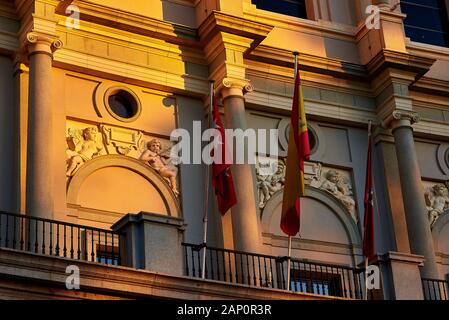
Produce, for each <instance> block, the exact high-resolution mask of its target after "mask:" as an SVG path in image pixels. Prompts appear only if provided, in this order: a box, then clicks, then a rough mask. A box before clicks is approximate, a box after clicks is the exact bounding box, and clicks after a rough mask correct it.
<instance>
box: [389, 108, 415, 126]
mask: <svg viewBox="0 0 449 320" xmlns="http://www.w3.org/2000/svg"><path fill="white" fill-rule="evenodd" d="M419 121H420V116H419V114H418V113H417V112H413V111H402V110H395V111H393V112H392V113H391V116H390V117H389V118H388V119H387V120H386V121H384V127H387V128H388V127H389V128H390V129H391V130H393V131H394V130H396V129H398V128H400V127H411V126H412V125H414V124H415V123H417V122H419Z"/></svg>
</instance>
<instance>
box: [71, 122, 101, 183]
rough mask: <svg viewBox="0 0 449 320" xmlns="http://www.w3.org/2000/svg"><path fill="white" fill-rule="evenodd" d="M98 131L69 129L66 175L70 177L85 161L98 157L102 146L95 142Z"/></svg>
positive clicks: (94, 129) (91, 128)
mask: <svg viewBox="0 0 449 320" xmlns="http://www.w3.org/2000/svg"><path fill="white" fill-rule="evenodd" d="M97 135H98V129H97V128H95V127H87V128H85V129H83V130H80V129H77V128H69V130H68V137H67V149H66V165H67V168H66V175H67V177H71V176H73V175H74V174H75V172H76V171H77V170H78V169H79V168H80V166H82V165H83V164H84V163H85V162H86V161H88V160H91V159H93V158H94V157H96V156H98V155H100V152H101V151H102V150H103V149H104V147H103V144H102V143H101V142H99V141H97Z"/></svg>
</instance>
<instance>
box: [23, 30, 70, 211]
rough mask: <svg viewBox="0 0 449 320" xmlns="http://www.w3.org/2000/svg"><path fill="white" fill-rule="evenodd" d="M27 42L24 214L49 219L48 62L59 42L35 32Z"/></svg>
mask: <svg viewBox="0 0 449 320" xmlns="http://www.w3.org/2000/svg"><path fill="white" fill-rule="evenodd" d="M27 42H28V58H29V68H30V75H29V97H28V99H29V102H28V150H27V180H26V184H27V186H26V197H27V199H26V211H27V214H29V215H32V216H36V217H45V218H52V217H53V196H52V193H53V192H52V177H53V174H54V169H53V166H52V158H53V150H52V146H53V127H52V117H53V110H52V106H53V101H52V60H53V52H54V50H56V49H58V48H60V47H61V46H62V42H61V41H60V40H58V39H57V38H55V37H51V36H48V35H43V34H40V33H36V32H31V33H28V34H27Z"/></svg>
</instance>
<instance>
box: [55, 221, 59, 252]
mask: <svg viewBox="0 0 449 320" xmlns="http://www.w3.org/2000/svg"><path fill="white" fill-rule="evenodd" d="M59 249H60V247H59V223H57V224H56V247H55V251H56V252H55V253H56V255H57V256H58V257H59Z"/></svg>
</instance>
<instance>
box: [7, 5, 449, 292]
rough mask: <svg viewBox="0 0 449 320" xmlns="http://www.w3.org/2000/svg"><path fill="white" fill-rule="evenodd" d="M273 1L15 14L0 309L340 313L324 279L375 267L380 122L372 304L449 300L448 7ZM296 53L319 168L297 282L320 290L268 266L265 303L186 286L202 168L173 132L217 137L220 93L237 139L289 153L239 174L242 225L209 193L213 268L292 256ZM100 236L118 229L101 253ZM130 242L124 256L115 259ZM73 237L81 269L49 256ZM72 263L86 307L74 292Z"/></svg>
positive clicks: (24, 8)
mask: <svg viewBox="0 0 449 320" xmlns="http://www.w3.org/2000/svg"><path fill="white" fill-rule="evenodd" d="M273 2H274V1H271V2H270V1H263V0H257V1H254V0H253V1H251V0H135V1H124V0H97V1H93V0H64V1H58V0H15V1H14V0H0V84H1V85H0V150H1V153H0V190H1V192H0V210H1V211H2V212H4V213H2V215H1V217H2V218H1V219H0V232H1V233H2V238H0V297H2V298H24V297H25V298H43V297H45V298H47V297H48V298H92V299H96V298H134V297H141V296H156V297H176V298H188V299H191V298H205V297H206V298H249V299H251V298H267V297H268V298H276V299H277V298H279V299H316V298H319V299H325V298H329V297H330V298H336V297H335V296H341V295H338V294H332V293H331V287H332V286H333V285H334V284H335V280H326V281H327V282H326V281H324V282H323V279H321V280H320V279H317V278H316V277H317V275H316V274H318V273H319V274H320V275H319V276H322V275H323V274H324V273H325V274H326V277H331V276H332V274H334V273H333V271H332V266H340V267H342V268H347V269H345V270H351V272H356V270H358V269H359V268H360V267H361V266H362V265H363V255H362V250H361V242H362V236H361V235H362V232H363V218H364V217H363V212H364V209H363V201H364V199H363V197H364V183H365V168H366V150H367V128H368V122H369V121H372V123H373V124H374V132H373V137H374V151H373V152H374V159H373V161H374V165H373V171H374V177H375V192H374V199H375V204H374V207H375V231H376V237H375V239H376V252H377V257H376V259H374V260H373V261H371V263H372V264H373V265H377V266H379V269H380V275H381V288H380V289H379V290H377V291H376V296H377V297H378V298H383V299H405V298H412V299H424V298H429V296H428V294H427V293H426V289H428V286H429V283H430V282H429V281H435V282H432V283H436V284H437V287H439V288H447V285H448V283H447V280H448V274H449V213H448V212H449V211H448V209H449V191H448V187H449V184H448V182H447V181H448V180H449V109H448V107H449V95H448V88H449V40H448V30H449V29H448V27H447V26H448V24H447V22H448V16H449V11H448V10H449V1H447V0H446V1H424V2H425V3H426V4H425V5H423V7H422V8H421V10H422V11H421V12H426V13H429V12H430V13H431V14H433V15H434V17H435V19H431V20H432V21H434V20H435V21H437V22H435V23H433V22H432V23H431V22H429V21H428V20H426V19H427V18H426V19H421V20H422V21H424V22H423V24H422V25H420V23H421V22H419V21H421V20H420V19H419V18H420V17H416V14H417V12H418V11H419V10H418V11H417V8H416V1H400V2H401V3H400V2H399V1H395V0H356V1H352V0H338V1H336V0H305V1H300V0H291V1H287V0H282V1H279V3H278V5H276V6H273ZM427 2H429V3H427ZM426 10H427V11H426ZM414 15H415V16H414ZM423 16H424V15H423ZM426 17H427V16H426ZM417 21H418V22H417ZM426 21H427V22H426ZM426 23H427V24H426ZM422 30H424V31H422ZM293 51H298V52H299V69H300V72H301V77H302V86H303V92H304V97H305V107H306V112H307V116H308V123H309V131H310V140H311V142H312V155H311V159H310V161H308V162H307V163H306V164H305V171H306V172H305V173H306V188H307V190H306V193H307V197H306V198H304V199H303V200H302V217H301V219H302V220H301V232H300V235H298V236H297V237H295V238H294V239H293V244H292V245H293V250H292V257H293V258H295V259H298V261H303V262H304V263H311V264H314V266H315V271H314V272H312V271H310V272H309V274H307V272H306V271H304V270H300V269H301V267H299V269H298V274H301V272H303V274H306V275H305V276H299V278H298V279H299V280H298V283H296V284H295V286H296V285H298V287H299V288H302V287H303V286H304V287H306V285H305V283H309V284H311V288H312V289H310V290H305V289H304V290H302V289H298V290H295V291H296V292H288V291H286V290H283V288H282V286H280V287H274V286H272V285H270V283H272V280H273V279H271V277H273V274H274V272H270V274H269V276H268V275H267V274H268V273H266V272H265V276H262V275H261V274H262V273H261V272H260V270H259V273H257V272H256V271H255V269H257V267H256V268H254V269H251V270H250V268H249V269H247V271H245V272H247V273H251V272H254V273H255V274H257V276H254V278H259V280H257V281H256V280H255V282H254V283H253V285H252V286H251V288H250V289H248V288H247V287H246V284H245V283H244V281H238V279H237V281H236V282H237V283H228V282H229V281H228V282H227V281H223V279H220V278H216V277H215V278H214V277H212V278H211V279H208V280H202V279H200V278H198V277H192V276H189V274H188V273H189V272H190V271H192V270H190V269H189V268H190V267H191V265H190V262H189V261H190V260H189V259H190V258H189V257H188V256H186V255H188V254H187V252H188V250H187V248H192V247H186V246H185V243H188V244H195V245H198V244H201V243H202V242H203V238H202V235H203V212H204V211H205V208H204V206H205V203H206V201H205V198H206V189H205V183H204V181H205V172H206V166H205V165H203V164H176V163H174V162H173V161H171V159H170V150H171V148H172V147H173V145H174V142H173V141H171V140H170V135H171V133H172V132H173V130H175V129H185V130H187V131H188V132H189V133H190V134H191V135H192V136H195V135H197V134H198V132H196V130H197V128H196V127H195V125H194V123H195V121H199V122H202V130H204V129H205V128H206V127H207V117H206V115H207V110H208V108H209V105H210V104H209V83H210V80H214V81H215V84H216V85H215V92H216V95H217V96H218V97H219V98H220V111H221V113H222V116H223V121H224V124H225V126H226V127H227V128H232V129H243V130H246V129H248V128H251V129H267V130H269V129H278V130H279V140H278V141H276V143H277V144H278V147H279V155H273V154H270V153H269V152H261V150H259V149H257V150H256V158H257V163H256V164H255V165H251V164H243V165H234V166H233V167H232V172H233V176H234V180H235V186H236V193H237V200H238V204H237V205H236V206H235V207H233V208H232V209H231V210H230V212H228V213H227V214H226V215H224V216H221V215H220V214H219V213H218V210H217V208H216V204H215V201H214V196H213V190H209V199H210V201H209V202H208V204H209V205H208V208H207V211H208V216H209V221H208V228H209V232H208V240H207V245H208V246H211V247H215V248H225V249H226V250H228V251H226V252H222V253H220V254H222V256H223V258H218V255H217V258H216V259H217V263H218V261H219V259H222V260H220V261H221V264H222V267H223V268H226V266H225V265H226V264H227V263H228V264H229V265H231V263H229V262H230V260H232V259H234V258H232V259H231V258H229V257H228V258H225V254H228V253H229V252H230V251H232V252H235V251H239V252H240V251H241V252H248V253H253V254H258V255H264V256H266V257H282V256H285V255H286V254H287V244H288V239H287V237H286V236H285V235H284V234H283V233H282V232H281V230H280V227H279V222H280V214H281V206H282V194H283V193H282V192H283V182H284V174H285V172H284V170H285V166H284V164H285V157H286V154H287V150H286V147H287V144H288V143H287V138H288V130H289V115H290V110H291V105H292V94H293V74H294V73H293V56H292V52H293ZM199 134H201V132H200V133H199ZM259 147H260V146H259ZM266 149H267V150H269V149H270V148H266ZM191 151H192V152H191V153H192V156H193V157H195V155H197V154H200V153H201V150H200V151H199V152H198V150H197V149H192V150H191ZM273 164H277V170H276V171H275V172H273V173H272V174H270V175H263V174H261V170H263V168H267V167H271V166H272V165H273ZM6 212H8V213H17V214H21V216H13V215H7V214H6ZM27 217H31V218H27ZM29 219H31V220H29ZM43 219H47V220H43ZM30 221H31V222H30ZM58 223H61V225H64V224H65V227H64V228H63V229H60V226H59V224H58ZM30 225H31V227H30ZM44 225H48V228H47V229H46V227H45V226H44ZM54 225H57V231H54V230H56V229H52V228H54V227H53V226H54ZM83 227H84V229H83ZM12 228H14V229H12ZM89 228H90V229H89ZM94 228H97V229H94ZM27 229H31V230H28V232H27ZM50 230H52V231H51V234H50ZM60 230H61V231H60ZM62 230H63V231H62ZM67 230H70V231H67ZM73 230H75V231H73ZM103 230H113V231H108V232H112V233H106V232H105V233H104V240H102V239H103V238H102V235H103V233H102V232H103ZM59 232H61V234H60V233H59ZM73 232H75V235H74V234H73ZM115 232H116V233H117V234H118V233H120V236H121V237H123V238H124V239H122V241H121V243H120V244H118V243H117V242H116V243H115V245H114V242H113V241H114V240H112V239H114V233H115ZM56 233H57V234H56ZM62 233H63V235H62ZM97 234H98V235H97ZM55 237H56V238H55ZM61 237H64V249H62V247H61V250H63V251H64V250H66V251H67V252H64V254H62V253H61V254H60V253H58V254H56V253H54V254H53V250H54V249H55V246H56V245H55V243H53V242H54V241H58V239H62V238H61ZM38 238H39V239H40V240H37V239H38ZM66 239H71V241H72V242H71V245H70V246H71V248H66V246H65V244H66ZM111 240H112V243H111ZM61 241H62V240H61ZM83 241H84V242H83ZM102 241H103V243H102ZM94 242H95V245H94ZM49 243H51V244H49ZM27 244H28V246H27ZM90 244H92V246H91V247H90V248H91V249H88V247H89V246H90ZM49 245H50V246H52V247H51V248H48V246H49ZM73 246H75V249H73ZM30 247H31V249H32V250H30ZM76 247H78V250H77V248H76ZM81 247H83V248H86V249H85V250H84V249H80V248H81ZM193 248H194V247H193ZM58 249H59V242H58ZM83 250H84V251H83ZM108 250H110V254H108ZM195 250H197V251H195V252H197V254H198V256H199V255H200V252H201V250H202V249H201V248H199V249H195ZM77 251H78V252H77ZM103 251H104V252H105V253H104V255H103V258H101V257H100V256H101V255H100V252H103ZM49 252H50V254H48V253H49ZM192 252H193V251H192ZM209 252H213V251H209ZM216 252H221V251H216ZM192 254H193V253H192ZM233 254H234V253H233ZM88 255H89V256H90V255H92V257H94V256H95V257H96V258H94V261H93V262H92V261H90V259H82V258H83V256H85V257H87V256H88ZM80 256H81V258H80ZM116 256H118V257H119V260H120V261H118V260H117V258H116ZM209 257H210V262H207V263H211V264H212V263H213V262H212V261H213V259H215V258H214V256H213V255H210V256H209ZM228 259H229V260H228ZM257 259H258V261H259V263H260V261H261V260H260V259H261V258H260V256H259V258H257ZM86 260H87V261H86ZM116 260H117V261H116ZM237 260H238V259H237V258H235V261H233V263H234V262H235V263H236V264H235V265H237ZM192 261H193V257H192ZM276 261H278V260H276ZM101 262H109V263H107V264H104V263H101ZM111 262H112V263H111ZM240 263H242V261H240ZM253 263H254V258H253ZM298 263H299V262H298ZM72 264H74V265H77V266H78V267H79V269H80V275H81V288H80V289H79V290H66V289H65V288H64V281H65V279H66V273H65V271H66V267H67V265H72ZM111 264H112V266H111ZM293 265H295V264H293ZM299 265H301V263H299ZM317 265H320V266H321V267H320V271H319V272H318V271H317V269H316V266H317ZM199 266H200V265H196V267H197V268H198V267H199ZM259 266H260V265H259ZM322 266H327V267H326V270H327V271H326V272H324V273H323V267H322ZM264 267H266V264H265V265H264V266H263V267H262V268H264ZM211 268H212V265H209V271H211ZM235 268H236V267H235V266H233V267H230V269H229V270H227V272H228V273H231V274H232V271H234V273H238V272H239V271H238V270H235ZM277 268H279V266H277ZM237 269H238V267H237ZM329 269H330V270H331V271H329ZM245 272H244V271H242V273H243V274H244V275H245V276H248V274H247V273H245ZM186 273H187V274H186ZM219 273H220V272H218V274H219ZM222 273H223V275H224V274H225V272H224V271H223V270H222ZM329 274H330V275H331V276H329ZM216 276H217V275H216ZM338 277H339V279H340V280H341V277H343V279H344V276H341V275H339V276H338ZM326 279H328V278H326ZM329 279H330V278H329ZM332 279H335V277H333V276H332ZM37 280H40V281H37ZM224 280H226V277H225V276H224ZM277 280H278V281H281V280H279V279H277ZM340 280H338V281H340ZM437 280H438V281H437ZM308 281H309V282H308ZM333 281H334V282H333ZM342 281H343V282H344V281H345V280H342ZM263 283H265V285H262V284H263ZM323 283H324V284H323ZM352 285H355V284H352ZM192 288H195V289H192ZM317 288H321V289H317ZM279 289H280V290H279ZM359 289H361V287H360V288H359ZM335 290H336V289H335ZM339 290H342V289H341V288H340V289H339ZM336 291H338V290H336ZM336 291H333V292H336ZM446 292H447V291H446ZM431 296H432V297H433V298H435V297H438V298H444V297H443V294H442V293H441V292H440V293H435V294H433V293H432V294H431ZM343 297H344V298H360V296H354V297H351V296H343ZM446 299H447V294H446Z"/></svg>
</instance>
